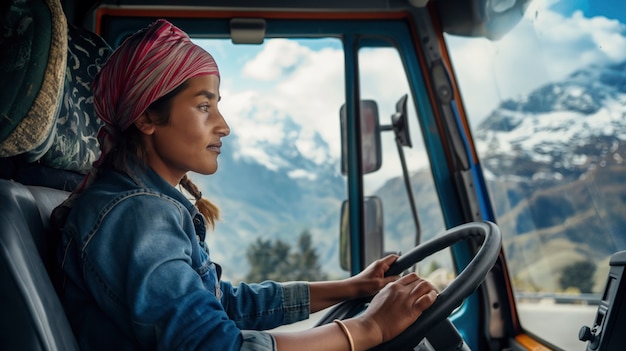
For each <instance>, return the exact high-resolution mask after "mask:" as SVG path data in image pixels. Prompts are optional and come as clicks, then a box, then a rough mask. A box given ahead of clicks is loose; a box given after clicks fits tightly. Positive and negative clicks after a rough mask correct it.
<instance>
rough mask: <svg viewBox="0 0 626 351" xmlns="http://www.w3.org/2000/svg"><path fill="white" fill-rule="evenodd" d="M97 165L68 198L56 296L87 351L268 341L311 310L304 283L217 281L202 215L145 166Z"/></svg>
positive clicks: (251, 345) (252, 346) (230, 346)
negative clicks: (93, 176) (96, 172)
mask: <svg viewBox="0 0 626 351" xmlns="http://www.w3.org/2000/svg"><path fill="white" fill-rule="evenodd" d="M134 170H135V171H133V172H128V173H127V174H122V173H119V172H116V171H113V170H104V171H103V172H102V175H100V176H99V178H98V180H97V181H96V182H95V183H94V184H93V185H92V186H90V187H89V188H87V189H86V190H85V191H84V192H83V193H82V194H81V195H80V196H79V197H78V199H77V200H76V201H75V203H74V205H73V207H72V210H71V212H70V214H69V216H68V219H67V222H66V224H65V227H64V230H63V235H62V239H61V245H60V247H59V252H58V257H59V260H60V263H61V266H62V274H61V277H60V281H59V282H58V283H59V284H58V286H59V289H60V291H59V295H60V296H61V299H62V301H63V303H64V306H65V310H66V313H67V315H68V318H69V320H70V323H71V325H72V328H73V329H74V332H75V334H76V337H77V339H78V342H79V344H80V346H81V348H82V349H85V350H200V349H202V350H220V351H221V350H224V351H225V350H275V348H276V347H275V342H274V339H273V338H272V337H271V335H270V334H269V333H266V332H263V331H261V330H264V329H270V328H274V327H277V326H280V325H284V324H289V323H292V322H295V321H299V320H302V319H306V318H308V315H309V312H310V306H309V287H308V284H307V283H304V282H295V283H287V284H279V283H276V282H263V283H260V284H243V283H242V284H240V285H238V286H236V287H235V286H233V285H232V284H230V283H228V282H225V281H220V280H219V278H218V273H217V270H216V265H215V264H214V263H213V262H212V261H211V258H210V256H209V250H208V248H207V247H206V244H205V243H204V238H205V235H206V233H205V219H204V217H203V216H202V215H201V214H199V213H198V210H197V208H196V207H195V206H194V205H193V204H192V203H191V202H190V201H189V200H188V199H187V198H186V197H185V196H184V195H183V194H182V193H181V192H180V191H179V190H177V189H176V188H174V187H172V186H171V185H170V184H169V183H167V182H166V181H165V180H164V179H163V178H161V177H160V176H159V175H157V174H156V173H155V172H154V171H152V170H151V169H149V168H146V169H141V168H140V167H134Z"/></svg>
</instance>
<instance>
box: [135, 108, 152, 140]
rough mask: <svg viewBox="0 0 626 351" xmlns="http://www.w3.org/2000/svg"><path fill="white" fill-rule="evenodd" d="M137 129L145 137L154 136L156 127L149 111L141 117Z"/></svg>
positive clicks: (137, 121)
mask: <svg viewBox="0 0 626 351" xmlns="http://www.w3.org/2000/svg"><path fill="white" fill-rule="evenodd" d="M135 127H137V129H138V130H139V131H140V132H141V133H142V134H145V135H152V133H154V129H155V127H156V125H155V124H154V122H152V119H151V118H150V114H149V112H148V111H144V112H143V113H142V114H141V116H139V118H138V119H137V120H136V121H135Z"/></svg>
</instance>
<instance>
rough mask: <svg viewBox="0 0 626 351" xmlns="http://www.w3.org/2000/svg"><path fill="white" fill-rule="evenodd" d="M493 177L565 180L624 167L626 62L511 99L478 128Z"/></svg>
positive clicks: (581, 73) (575, 75)
mask: <svg viewBox="0 0 626 351" xmlns="http://www.w3.org/2000/svg"><path fill="white" fill-rule="evenodd" d="M474 139H475V141H476V144H477V145H476V146H477V148H478V149H479V150H480V153H481V155H483V157H482V161H483V165H484V167H485V168H486V169H487V170H488V171H489V172H491V173H492V176H493V177H501V176H504V177H506V176H508V175H511V174H516V175H518V176H519V175H523V176H525V177H527V178H529V179H532V178H535V179H537V178H543V179H546V180H550V179H552V180H557V181H560V180H562V179H563V178H567V179H572V178H577V177H579V176H580V175H582V174H584V173H585V172H586V171H587V170H589V169H590V168H592V167H597V166H603V165H606V164H607V163H621V162H622V159H623V157H624V156H625V155H624V147H625V142H626V63H622V64H618V65H613V66H608V67H589V68H586V69H583V70H579V71H577V72H575V73H573V74H572V75H570V76H569V77H568V78H567V79H565V80H563V81H561V82H555V83H552V84H548V85H545V86H543V87H541V88H539V89H537V90H536V91H534V92H532V93H531V94H529V95H528V96H523V97H521V98H519V99H517V100H508V101H505V102H503V103H502V104H501V106H500V107H499V108H498V109H496V110H495V111H493V112H492V114H491V115H490V116H489V117H488V118H487V119H486V120H485V121H483V122H482V123H481V124H480V125H479V126H478V128H477V132H476V134H475V138H474Z"/></svg>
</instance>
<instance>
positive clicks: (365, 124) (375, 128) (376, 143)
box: [339, 100, 382, 175]
mask: <svg viewBox="0 0 626 351" xmlns="http://www.w3.org/2000/svg"><path fill="white" fill-rule="evenodd" d="M339 116H340V119H341V174H343V175H345V174H346V173H347V171H348V167H347V165H348V118H347V115H346V105H345V104H343V105H342V106H341V109H340V110H339ZM360 122H361V160H362V168H363V174H368V173H372V172H375V171H377V170H379V169H380V166H381V165H382V151H381V145H380V143H381V142H380V123H379V117H378V105H377V104H376V101H374V100H361V113H360Z"/></svg>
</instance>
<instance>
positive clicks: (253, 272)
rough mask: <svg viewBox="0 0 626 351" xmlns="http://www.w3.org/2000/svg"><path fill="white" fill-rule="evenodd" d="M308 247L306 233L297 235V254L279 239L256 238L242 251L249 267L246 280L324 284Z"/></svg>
mask: <svg viewBox="0 0 626 351" xmlns="http://www.w3.org/2000/svg"><path fill="white" fill-rule="evenodd" d="M312 243H313V240H312V236H311V233H310V232H309V231H308V230H304V231H303V232H302V233H300V236H299V237H298V242H297V250H298V251H296V252H293V253H292V252H291V246H290V245H289V244H287V243H285V242H284V241H282V240H280V239H277V240H276V241H275V242H272V241H271V240H263V239H261V238H258V239H257V240H256V242H255V243H253V244H251V245H250V246H249V247H248V249H247V250H246V257H247V259H248V263H249V264H250V271H249V272H248V274H247V276H246V280H247V281H249V282H261V281H264V280H275V281H294V280H306V281H316V280H326V279H327V278H328V277H327V275H326V274H324V273H323V272H322V270H321V266H320V264H319V263H318V259H319V256H318V255H317V251H316V250H315V248H314V247H313V245H312Z"/></svg>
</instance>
